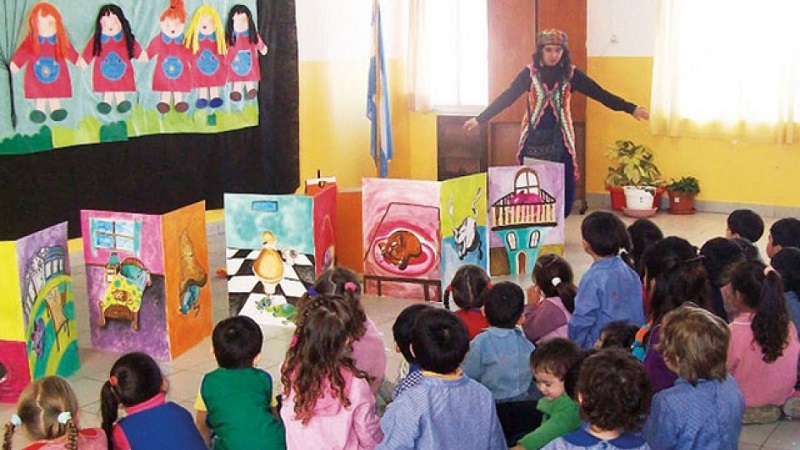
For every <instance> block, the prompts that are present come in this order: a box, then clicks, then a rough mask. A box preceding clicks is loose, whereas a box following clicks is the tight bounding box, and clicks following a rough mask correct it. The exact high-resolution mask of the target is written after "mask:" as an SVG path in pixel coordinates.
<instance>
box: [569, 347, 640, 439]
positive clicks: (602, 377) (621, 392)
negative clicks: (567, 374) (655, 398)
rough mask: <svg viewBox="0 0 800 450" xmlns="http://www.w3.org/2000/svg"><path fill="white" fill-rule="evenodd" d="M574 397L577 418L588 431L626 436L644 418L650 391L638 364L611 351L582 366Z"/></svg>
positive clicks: (628, 355)
mask: <svg viewBox="0 0 800 450" xmlns="http://www.w3.org/2000/svg"><path fill="white" fill-rule="evenodd" d="M578 396H579V399H580V400H579V403H580V413H581V417H582V418H583V419H584V420H586V421H587V422H588V423H589V424H590V425H591V426H592V427H596V428H599V429H600V430H604V431H612V430H619V431H621V432H629V431H634V430H637V429H639V428H640V427H641V425H642V424H643V423H644V421H645V419H646V418H647V415H648V413H649V412H650V400H651V398H652V388H651V386H650V379H649V378H648V377H647V372H645V370H644V366H643V365H642V363H641V362H639V361H638V360H637V359H636V358H634V357H633V355H631V353H630V352H627V351H625V350H623V349H619V348H611V349H606V350H601V351H599V352H597V353H595V354H593V355H591V356H589V357H588V358H586V360H585V361H584V362H583V364H582V366H581V374H580V377H579V378H578Z"/></svg>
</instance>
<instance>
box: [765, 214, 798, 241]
mask: <svg viewBox="0 0 800 450" xmlns="http://www.w3.org/2000/svg"><path fill="white" fill-rule="evenodd" d="M769 235H770V237H771V240H772V246H773V247H774V246H778V245H779V246H781V247H797V248H800V220H798V219H795V218H794V217H786V218H783V219H779V220H777V221H775V223H773V224H772V226H771V227H770V228H769Z"/></svg>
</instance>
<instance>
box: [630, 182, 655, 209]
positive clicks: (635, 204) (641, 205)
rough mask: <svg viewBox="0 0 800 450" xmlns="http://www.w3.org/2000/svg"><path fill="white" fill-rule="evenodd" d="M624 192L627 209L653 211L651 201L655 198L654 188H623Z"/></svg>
mask: <svg viewBox="0 0 800 450" xmlns="http://www.w3.org/2000/svg"><path fill="white" fill-rule="evenodd" d="M624 190H625V207H626V208H627V209H638V210H650V209H653V200H654V199H655V197H656V188H655V187H654V186H625V188H624Z"/></svg>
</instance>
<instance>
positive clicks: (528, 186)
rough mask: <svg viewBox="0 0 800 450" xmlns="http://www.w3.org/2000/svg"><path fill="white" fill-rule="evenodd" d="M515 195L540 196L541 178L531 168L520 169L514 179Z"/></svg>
mask: <svg viewBox="0 0 800 450" xmlns="http://www.w3.org/2000/svg"><path fill="white" fill-rule="evenodd" d="M514 194H536V195H540V194H539V176H538V175H536V171H535V170H533V169H529V168H527V167H526V168H524V169H520V171H519V172H517V176H516V178H514Z"/></svg>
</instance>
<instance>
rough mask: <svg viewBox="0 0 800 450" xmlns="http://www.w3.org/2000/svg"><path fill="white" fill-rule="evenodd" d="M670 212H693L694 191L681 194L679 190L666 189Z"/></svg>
mask: <svg viewBox="0 0 800 450" xmlns="http://www.w3.org/2000/svg"><path fill="white" fill-rule="evenodd" d="M668 194H669V209H668V210H667V212H668V213H670V214H694V213H695V210H694V196H695V194H694V193H690V194H683V193H680V192H674V191H668Z"/></svg>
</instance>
